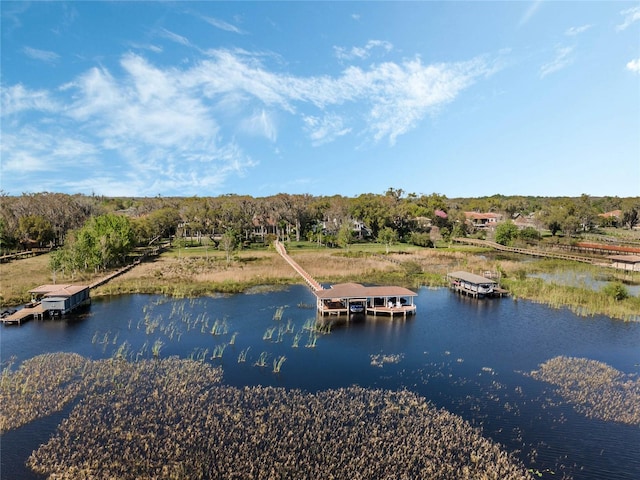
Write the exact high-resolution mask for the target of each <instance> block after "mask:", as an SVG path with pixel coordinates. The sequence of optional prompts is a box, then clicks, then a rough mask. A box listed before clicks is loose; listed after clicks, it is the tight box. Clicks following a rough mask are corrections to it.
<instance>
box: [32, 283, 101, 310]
mask: <svg viewBox="0 0 640 480" xmlns="http://www.w3.org/2000/svg"><path fill="white" fill-rule="evenodd" d="M29 293H31V298H32V300H33V301H34V302H36V301H38V300H39V301H40V305H41V307H42V311H43V312H44V313H47V314H49V316H51V317H53V316H58V315H65V314H67V313H69V312H72V311H74V310H75V309H76V308H80V307H82V306H84V305H89V304H90V303H91V297H90V296H89V286H88V285H41V286H39V287H37V288H34V289H33V290H29Z"/></svg>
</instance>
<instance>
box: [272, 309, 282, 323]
mask: <svg viewBox="0 0 640 480" xmlns="http://www.w3.org/2000/svg"><path fill="white" fill-rule="evenodd" d="M284 308H285V307H278V308H276V311H275V312H274V314H273V319H274V320H277V321H279V320H282V315H283V314H284Z"/></svg>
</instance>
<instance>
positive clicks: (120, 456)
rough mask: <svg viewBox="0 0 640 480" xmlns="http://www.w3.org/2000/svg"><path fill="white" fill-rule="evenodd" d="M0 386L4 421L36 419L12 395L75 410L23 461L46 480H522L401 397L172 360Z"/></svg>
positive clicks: (505, 459)
mask: <svg viewBox="0 0 640 480" xmlns="http://www.w3.org/2000/svg"><path fill="white" fill-rule="evenodd" d="M274 362H275V363H274V368H277V367H278V366H279V365H278V364H280V365H281V364H282V362H284V357H280V358H278V359H276V360H275V361H274ZM25 363H26V362H25ZM265 364H266V359H265ZM38 370H42V371H44V372H53V373H54V375H35V374H34V372H36V371H38ZM59 371H61V372H70V375H71V378H73V379H74V382H72V383H69V382H66V381H65V380H66V379H67V376H63V375H61V374H58V373H55V372H59ZM3 375H4V377H3V385H4V387H3V398H2V400H3V404H5V405H15V406H16V411H17V412H18V413H17V414H16V415H13V414H12V415H11V417H10V418H12V419H16V418H20V419H22V420H23V421H29V420H28V419H29V418H32V415H31V413H30V412H32V413H35V414H36V415H42V414H43V413H42V412H41V411H40V410H39V409H38V408H37V406H36V407H35V408H34V406H33V405H32V403H31V400H32V399H33V396H32V395H30V394H25V393H24V391H27V392H29V391H32V392H42V397H43V402H41V403H43V404H46V403H47V402H46V400H47V399H48V398H49V397H50V396H52V395H55V392H57V391H63V392H65V391H66V390H69V392H68V395H63V398H62V401H63V403H64V402H65V401H66V402H68V401H70V399H71V398H73V397H78V398H79V399H81V401H78V402H76V404H75V406H74V407H73V409H72V410H71V412H70V414H69V415H68V417H67V418H66V419H65V420H64V421H63V422H62V423H61V424H60V425H59V426H58V430H57V432H56V433H55V434H54V435H53V436H52V437H51V438H50V439H49V440H48V441H47V442H46V443H45V444H43V445H41V446H39V447H38V449H37V450H36V451H34V452H33V453H32V454H31V456H30V457H29V460H28V466H29V467H30V468H31V469H33V470H34V471H35V472H37V473H40V474H43V475H47V476H48V477H49V478H57V479H67V478H68V479H71V478H95V479H102V478H104V479H108V478H121V479H134V478H158V479H171V478H192V479H196V478H265V479H266V478H300V479H311V478H495V479H498V478H499V479H507V480H508V479H527V478H530V477H529V476H528V474H527V472H526V469H525V467H524V465H523V464H522V463H521V462H519V461H517V460H516V459H515V458H514V457H513V456H511V455H509V454H508V453H506V452H505V451H504V450H503V449H502V448H501V447H500V445H498V444H496V443H494V442H492V441H490V440H488V439H486V438H484V437H482V435H481V432H480V431H479V430H478V429H476V428H474V427H473V426H471V425H470V424H469V423H467V422H465V421H464V420H463V419H462V418H461V417H459V416H456V415H454V414H452V413H449V412H447V411H446V410H444V409H437V408H435V407H434V406H432V405H431V404H429V402H428V401H427V400H425V399H424V398H422V397H420V396H418V395H416V394H414V393H411V392H409V391H406V390H404V391H387V390H380V389H365V388H361V387H350V388H345V389H337V390H327V391H322V392H318V393H313V394H311V393H305V392H303V391H300V390H295V389H294V390H289V389H284V388H273V387H261V386H256V387H244V388H235V387H230V386H225V385H222V384H221V383H220V380H221V377H222V371H221V370H220V369H219V368H216V367H212V366H210V365H208V364H207V363H203V362H200V361H197V360H180V359H177V358H175V357H171V358H167V359H154V360H145V361H140V362H128V361H126V360H118V359H109V360H99V361H91V360H88V359H84V358H82V357H79V356H76V355H69V354H50V355H47V356H40V357H35V358H34V359H32V360H31V364H27V365H26V366H25V365H24V364H23V367H20V368H19V369H18V370H17V371H15V372H11V371H10V372H8V373H6V374H3ZM63 377H64V378H63ZM61 381H62V383H61ZM25 385H26V386H25ZM22 413H26V415H22ZM3 414H4V411H3ZM45 414H46V413H45ZM16 426H17V425H12V426H11V427H10V428H16ZM5 428H6V424H5Z"/></svg>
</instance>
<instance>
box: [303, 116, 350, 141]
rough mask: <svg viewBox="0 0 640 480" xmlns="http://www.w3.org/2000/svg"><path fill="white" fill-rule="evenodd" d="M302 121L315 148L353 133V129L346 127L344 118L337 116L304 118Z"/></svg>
mask: <svg viewBox="0 0 640 480" xmlns="http://www.w3.org/2000/svg"><path fill="white" fill-rule="evenodd" d="M302 120H303V122H304V124H305V128H306V130H307V133H308V134H309V138H310V139H311V144H312V145H313V146H319V145H322V144H324V143H328V142H332V141H333V140H335V139H336V138H337V137H341V136H343V135H346V134H348V133H349V132H351V128H347V127H345V126H344V121H343V119H342V117H340V116H339V115H335V114H327V115H324V116H323V117H315V116H303V117H302Z"/></svg>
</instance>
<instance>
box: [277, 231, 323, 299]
mask: <svg viewBox="0 0 640 480" xmlns="http://www.w3.org/2000/svg"><path fill="white" fill-rule="evenodd" d="M274 245H275V247H276V252H278V253H279V254H280V256H281V257H282V258H284V259H285V260H286V261H287V263H288V264H289V265H291V266H292V267H293V269H294V270H295V271H296V272H298V274H300V276H301V277H302V279H303V280H304V281H305V282H306V284H307V285H309V287H310V288H311V290H313V291H314V292H317V291H320V290H324V287H323V286H322V285H320V283H319V282H317V281H316V280H315V279H314V278H313V277H312V276H311V275H309V274H308V273H307V272H306V271H305V270H304V269H303V268H302V267H301V266H300V265H298V264H297V262H296V261H295V260H294V259H293V258H291V257H290V256H289V254H288V253H287V249H286V248H285V247H284V245H283V244H282V243H280V241H278V240H276V241H275V244H274Z"/></svg>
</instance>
